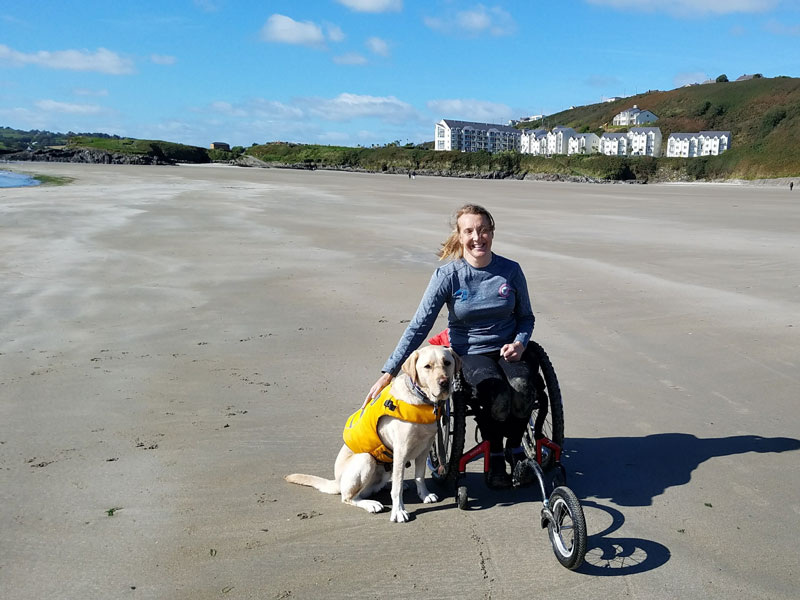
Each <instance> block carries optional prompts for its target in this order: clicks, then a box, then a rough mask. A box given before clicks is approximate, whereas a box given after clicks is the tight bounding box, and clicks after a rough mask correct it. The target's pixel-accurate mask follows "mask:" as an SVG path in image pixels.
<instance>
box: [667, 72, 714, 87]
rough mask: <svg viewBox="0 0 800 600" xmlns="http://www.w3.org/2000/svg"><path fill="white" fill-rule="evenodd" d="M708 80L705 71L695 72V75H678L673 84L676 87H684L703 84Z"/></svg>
mask: <svg viewBox="0 0 800 600" xmlns="http://www.w3.org/2000/svg"><path fill="white" fill-rule="evenodd" d="M707 79H708V75H706V74H705V73H704V72H703V71H695V72H694V73H678V74H677V75H675V77H673V78H672V82H673V83H674V84H675V87H683V86H684V85H689V84H690V83H703V82H704V81H706V80H707Z"/></svg>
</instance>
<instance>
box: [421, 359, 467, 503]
mask: <svg viewBox="0 0 800 600" xmlns="http://www.w3.org/2000/svg"><path fill="white" fill-rule="evenodd" d="M468 397H469V390H468V389H467V387H466V383H465V382H464V379H463V377H462V376H461V373H458V374H457V375H456V377H455V378H454V381H453V393H452V395H451V397H450V398H449V399H448V400H447V402H446V403H445V406H444V410H442V416H441V418H440V419H439V428H438V431H437V432H436V437H435V438H434V439H433V444H432V445H431V450H430V452H429V454H428V467H429V468H430V470H431V477H433V478H434V479H435V480H437V481H439V482H441V483H443V484H445V485H446V486H448V487H449V488H451V489H452V488H453V487H455V483H456V481H457V480H458V476H459V473H458V463H459V460H460V459H461V455H462V454H463V453H464V438H465V437H466V435H467V398H468Z"/></svg>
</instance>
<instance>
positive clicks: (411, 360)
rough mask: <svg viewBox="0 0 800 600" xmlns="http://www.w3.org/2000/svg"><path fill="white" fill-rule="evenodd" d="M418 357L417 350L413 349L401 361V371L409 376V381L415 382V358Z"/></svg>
mask: <svg viewBox="0 0 800 600" xmlns="http://www.w3.org/2000/svg"><path fill="white" fill-rule="evenodd" d="M418 357H419V350H414V352H412V353H411V356H409V357H408V358H407V359H406V362H404V363H403V367H402V369H403V373H405V374H406V375H408V376H409V377H410V378H411V381H413V382H414V383H417V358H418Z"/></svg>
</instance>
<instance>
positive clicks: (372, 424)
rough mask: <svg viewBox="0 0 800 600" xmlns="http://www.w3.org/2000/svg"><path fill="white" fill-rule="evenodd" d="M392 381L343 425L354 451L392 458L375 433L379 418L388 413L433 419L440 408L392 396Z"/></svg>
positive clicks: (402, 417) (416, 419)
mask: <svg viewBox="0 0 800 600" xmlns="http://www.w3.org/2000/svg"><path fill="white" fill-rule="evenodd" d="M391 387H392V386H391V385H387V386H386V387H385V388H383V390H382V391H381V393H380V395H379V396H378V397H377V398H375V399H374V400H373V401H372V402H370V403H369V404H367V406H365V407H364V408H362V409H361V410H358V411H356V412H355V413H353V414H352V415H350V418H349V419H347V423H346V424H345V426H344V433H343V434H342V437H343V438H344V443H345V444H347V447H348V448H350V450H352V451H353V452H355V453H356V454H359V453H361V452H366V453H368V454H371V455H372V456H374V457H375V458H376V459H377V460H379V461H381V462H385V463H390V462H392V451H391V450H389V448H387V447H386V445H385V444H384V443H383V442H382V441H381V438H379V437H378V419H380V418H381V417H383V416H390V417H394V418H396V419H400V420H401V421H408V422H410V423H425V424H428V423H435V422H436V420H437V419H438V418H439V415H440V414H441V412H442V411H441V408H440V407H439V406H438V405H437V406H436V407H432V406H431V405H430V404H410V403H408V402H404V401H403V400H398V399H397V398H395V397H394V396H392V394H391V392H390V391H389V390H390V389H391Z"/></svg>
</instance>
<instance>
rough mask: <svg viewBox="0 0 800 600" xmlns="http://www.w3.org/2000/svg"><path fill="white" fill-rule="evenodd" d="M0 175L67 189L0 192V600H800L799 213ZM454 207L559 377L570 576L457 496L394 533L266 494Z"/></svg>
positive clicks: (631, 199)
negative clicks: (477, 224)
mask: <svg viewBox="0 0 800 600" xmlns="http://www.w3.org/2000/svg"><path fill="white" fill-rule="evenodd" d="M13 168H15V169H18V170H20V171H26V172H35V173H43V174H49V175H61V176H69V177H74V178H75V182H74V183H72V184H71V185H68V186H64V187H45V186H42V187H38V188H24V189H3V190H0V298H2V303H1V304H0V328H1V330H0V424H2V425H0V531H1V532H2V533H0V541H1V542H2V547H3V552H2V554H0V596H2V597H4V598H18V599H39V598H79V597H80V598H122V597H131V598H193V599H200V598H354V597H359V598H384V597H387V596H392V597H396V598H466V599H472V598H475V599H482V598H495V599H497V598H521V597H554V596H557V597H559V598H601V597H622V596H625V597H631V598H644V597H646V598H664V599H667V598H669V599H672V598H786V599H789V598H795V597H796V593H797V592H796V586H797V581H798V576H800V573H799V572H798V567H797V559H796V552H795V550H796V547H797V537H798V534H800V500H798V498H797V490H798V489H800V469H799V468H798V464H800V463H799V462H798V458H799V457H800V453H798V449H800V441H798V440H799V439H800V416H798V411H797V399H798V391H800V369H799V368H798V358H797V357H798V356H800V302H798V299H800V241H799V240H800V237H798V231H800V192H798V191H795V192H793V193H790V192H789V191H788V189H786V188H774V187H745V186H732V185H653V186H630V185H589V184H583V185H580V184H549V183H533V182H524V181H475V180H458V179H443V178H428V177H417V178H416V179H415V180H413V181H410V180H409V179H408V178H407V177H405V176H388V175H363V174H347V173H335V172H325V171H316V172H299V171H286V170H277V169H242V168H233V167H213V166H205V167H198V166H193V167H189V166H182V167H122V166H103V165H67V164H25V165H18V166H14V167H13ZM467 201H472V202H478V203H482V204H485V205H486V206H487V207H488V208H489V209H490V210H491V211H492V212H493V213H494V216H495V218H496V220H497V224H498V229H497V237H496V240H495V244H494V250H495V251H496V252H498V253H499V254H503V255H506V256H509V257H511V258H514V259H515V260H517V261H519V262H520V263H521V264H522V266H523V268H524V270H525V273H526V276H527V279H528V283H529V286H530V289H531V293H532V296H533V302H534V309H535V312H536V315H537V323H536V330H535V332H534V337H535V339H536V340H537V341H538V342H539V343H541V344H542V345H543V346H544V347H545V348H546V349H547V351H548V353H549V354H550V357H551V359H552V361H553V364H554V365H555V368H556V370H557V372H558V375H559V379H560V383H561V387H562V391H563V396H564V403H565V414H566V431H567V435H568V442H567V452H568V455H567V457H566V459H565V464H566V466H567V469H568V471H569V483H570V486H571V487H572V488H573V489H574V490H575V491H576V493H577V494H578V495H579V496H580V498H581V500H582V502H583V504H584V508H585V511H586V517H587V521H588V526H589V534H590V536H591V537H590V540H589V552H588V554H587V564H586V565H585V566H584V567H583V568H582V569H581V570H580V571H579V572H577V573H573V572H569V571H567V570H565V569H563V568H561V567H560V566H559V565H558V563H557V562H556V560H555V558H554V557H553V554H552V550H551V549H550V545H549V542H548V539H547V534H546V531H543V530H541V529H539V527H538V511H539V506H540V504H539V500H538V498H537V495H536V493H535V492H534V491H533V490H531V489H527V490H518V491H513V492H512V491H509V492H492V491H489V490H487V489H486V488H485V487H484V485H483V482H482V478H481V476H480V475H479V474H478V473H477V472H475V473H471V474H469V475H468V477H467V482H468V485H469V491H470V496H471V505H472V509H471V510H469V511H466V512H462V511H459V510H458V509H457V508H456V506H455V504H454V502H453V499H452V498H450V497H445V498H444V499H443V501H442V502H441V503H439V504H436V505H423V504H421V503H420V502H419V501H418V500H417V499H416V497H415V494H414V493H413V491H412V490H409V491H407V493H406V495H405V498H406V502H407V507H409V508H410V511H411V512H413V515H414V520H413V521H411V522H410V523H407V524H394V523H390V522H389V514H388V512H384V513H383V514H379V515H370V514H367V513H366V512H363V511H361V510H358V509H355V508H352V507H349V506H345V505H343V504H342V503H341V502H340V501H339V499H338V498H337V497H334V496H326V495H323V494H321V493H319V492H317V491H315V490H312V489H309V488H302V487H299V486H292V485H290V484H287V483H285V482H284V481H283V476H284V475H285V474H286V473H290V472H297V471H299V472H305V473H314V474H319V475H323V476H331V474H332V464H333V459H334V457H335V454H336V452H337V451H338V448H339V446H340V444H341V437H340V435H341V428H342V426H343V423H344V419H345V418H346V416H347V415H349V414H350V412H351V411H352V410H353V408H354V407H356V406H358V405H359V404H360V402H361V400H362V399H363V397H364V395H365V394H366V392H367V390H368V389H369V387H370V385H371V384H372V383H373V382H374V380H375V378H376V377H377V375H378V371H379V370H380V367H381V366H382V365H383V362H384V360H385V358H386V356H387V355H388V354H389V353H390V352H391V350H392V349H393V347H394V344H395V343H396V341H397V338H398V337H399V335H400V334H401V332H402V330H403V328H404V326H405V321H406V320H407V319H409V318H410V317H411V315H412V314H413V312H414V310H415V308H416V305H417V302H418V301H419V298H420V296H421V294H422V291H423V290H424V287H425V285H426V284H427V281H428V279H429V278H430V274H431V272H432V270H433V269H434V268H435V266H436V264H437V262H436V259H435V257H434V252H435V251H436V249H437V248H438V244H439V242H440V241H441V240H442V239H443V238H444V237H445V235H446V233H447V228H448V221H449V215H450V214H451V213H452V211H453V210H454V209H455V208H457V206H459V205H460V204H461V203H463V202H467ZM439 323H440V324H441V326H442V328H443V327H444V326H445V317H444V316H442V317H441V320H440V322H439ZM408 477H410V473H409V474H408ZM386 499H388V495H387V496H386Z"/></svg>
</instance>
